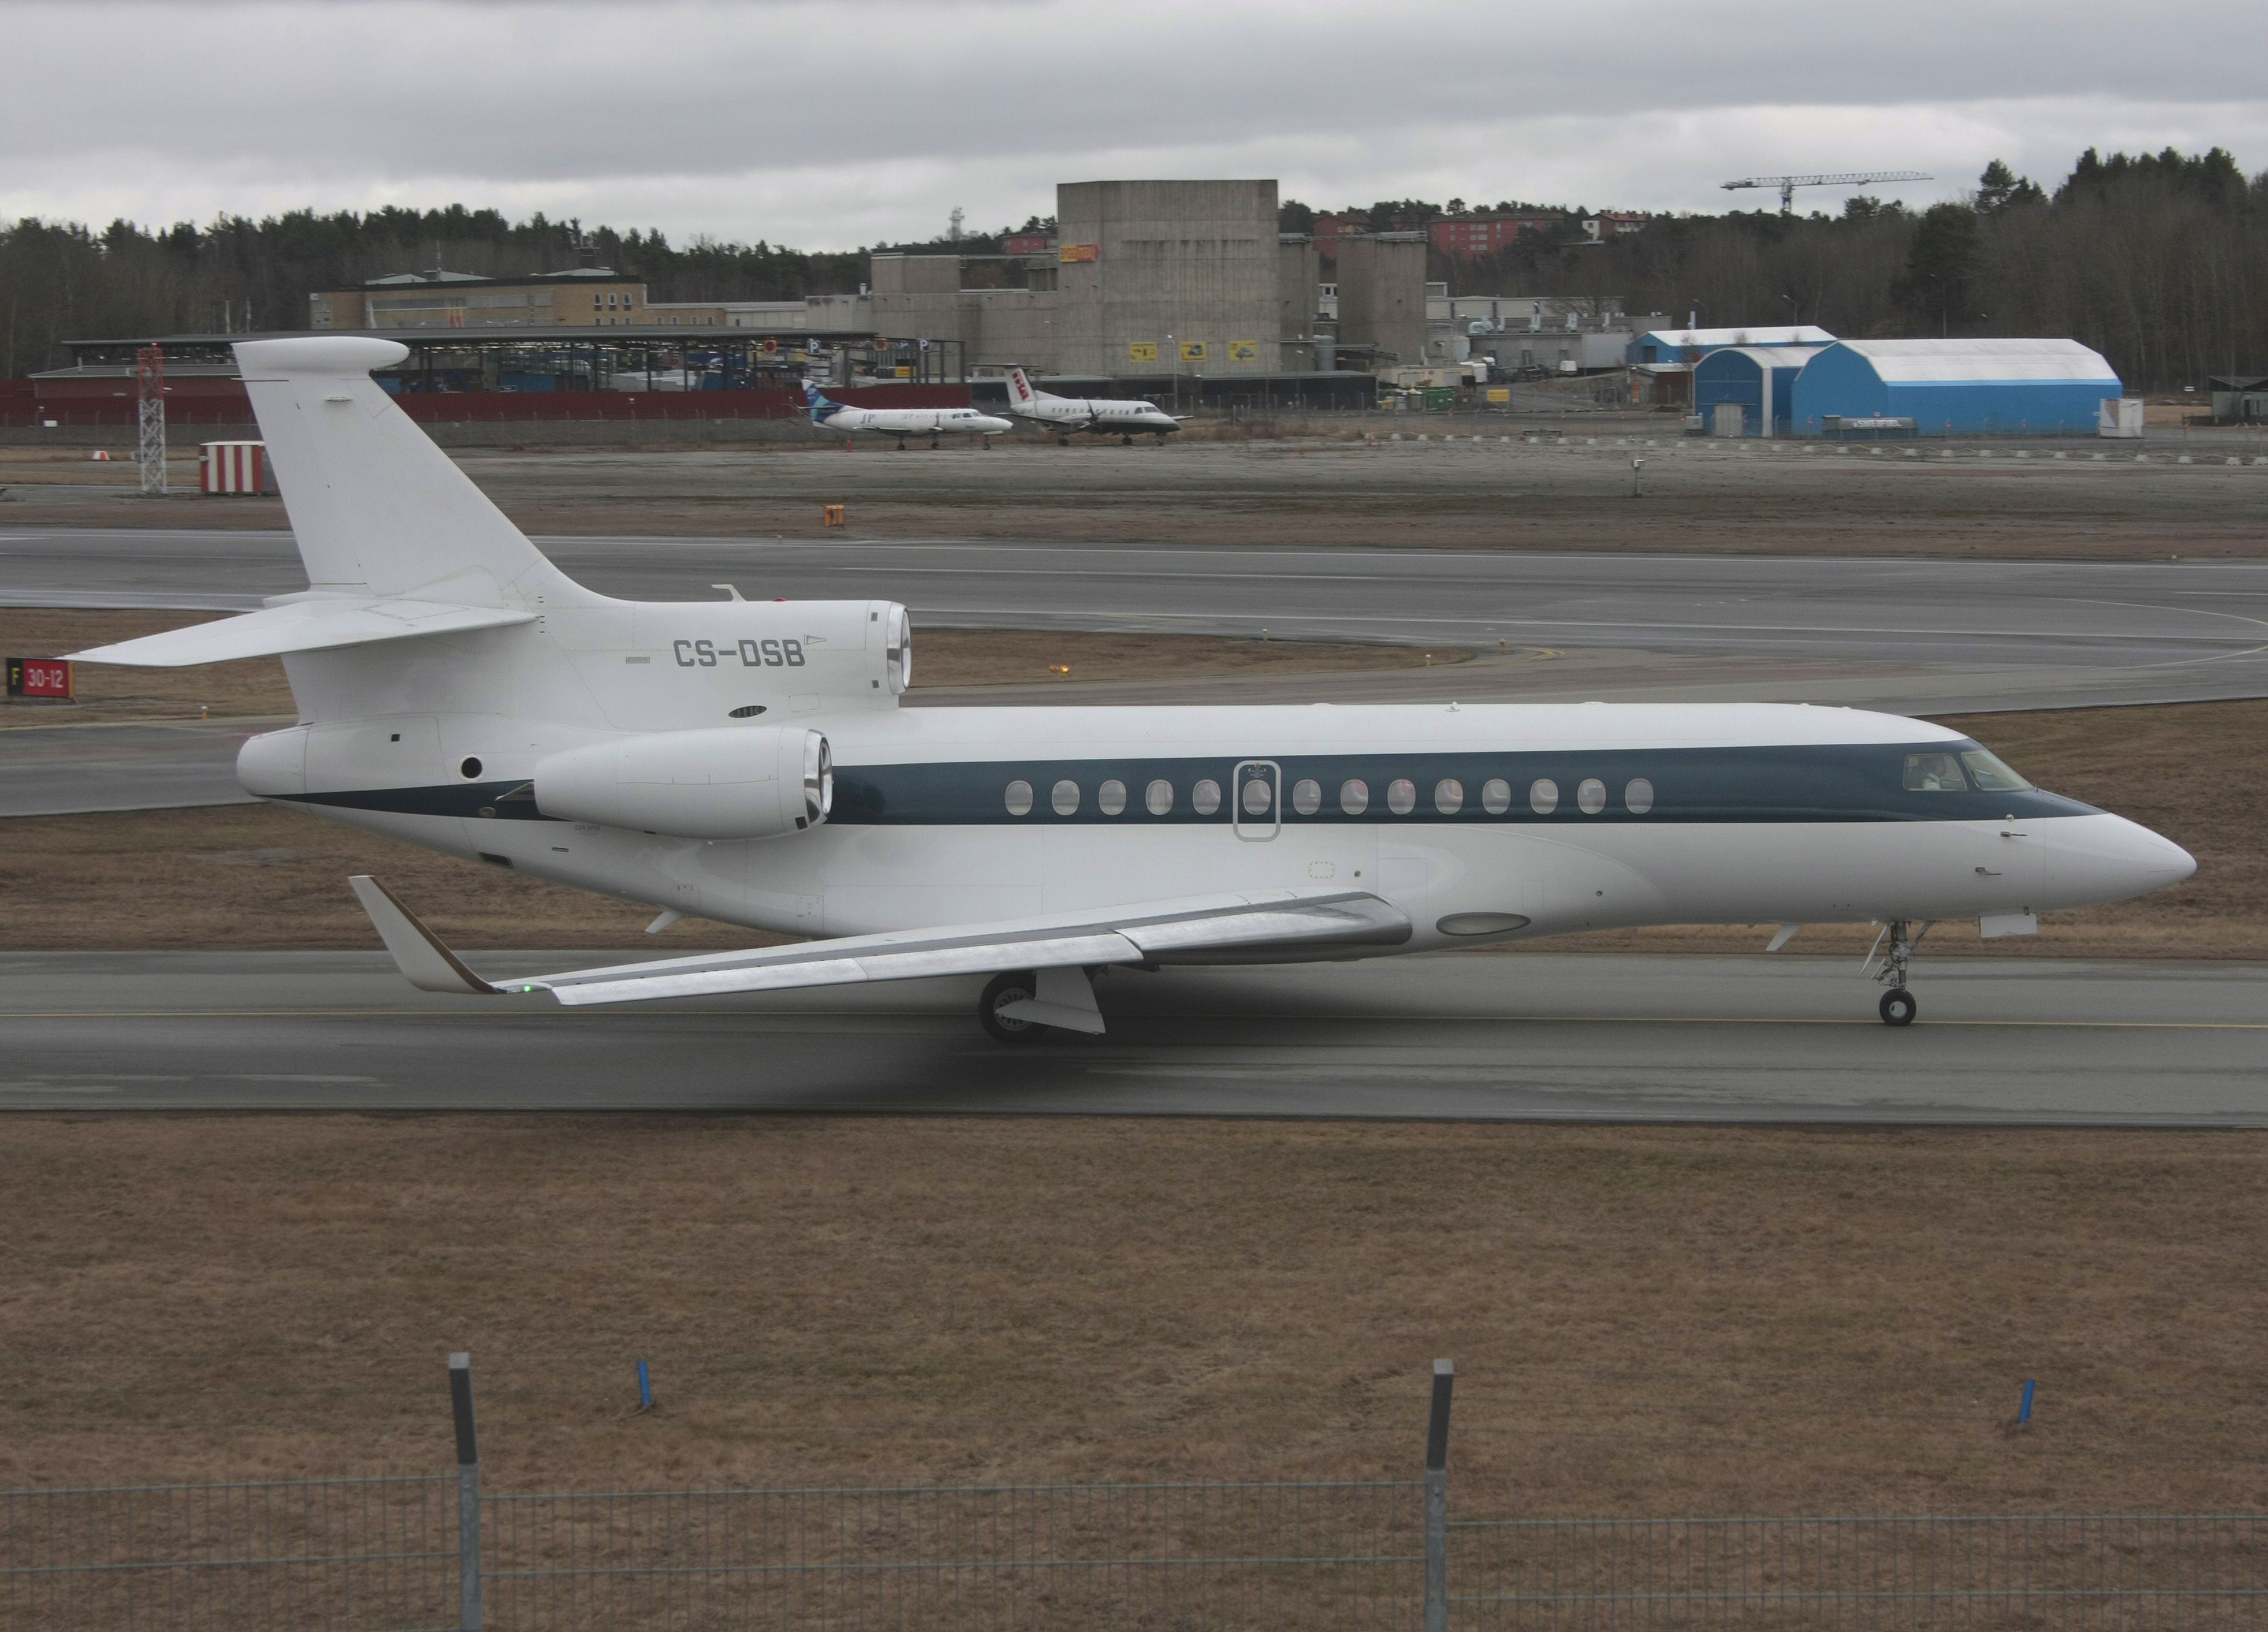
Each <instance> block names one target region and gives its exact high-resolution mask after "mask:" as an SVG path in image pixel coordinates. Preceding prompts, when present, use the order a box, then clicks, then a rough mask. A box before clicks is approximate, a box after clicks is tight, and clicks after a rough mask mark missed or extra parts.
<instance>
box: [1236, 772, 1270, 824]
mask: <svg viewBox="0 0 2268 1632" xmlns="http://www.w3.org/2000/svg"><path fill="white" fill-rule="evenodd" d="M1272 797H1273V790H1271V789H1270V787H1269V785H1268V783H1266V782H1265V781H1264V780H1263V779H1262V778H1261V777H1258V776H1255V777H1254V778H1253V779H1252V780H1251V781H1250V782H1248V783H1245V784H1244V791H1243V792H1242V793H1241V795H1239V796H1238V798H1239V800H1240V801H1241V803H1242V805H1243V806H1244V813H1245V814H1246V815H1248V816H1265V815H1266V814H1267V813H1268V805H1269V801H1270V798H1272Z"/></svg>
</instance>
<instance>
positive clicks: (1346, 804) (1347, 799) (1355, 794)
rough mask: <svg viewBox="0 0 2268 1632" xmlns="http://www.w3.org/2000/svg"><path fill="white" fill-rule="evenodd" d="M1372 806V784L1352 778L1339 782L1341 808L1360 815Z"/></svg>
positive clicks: (1350, 813)
mask: <svg viewBox="0 0 2268 1632" xmlns="http://www.w3.org/2000/svg"><path fill="white" fill-rule="evenodd" d="M1369 808H1370V784H1369V783H1366V782H1359V781H1356V780H1354V779H1352V778H1350V779H1349V780H1347V781H1345V782H1343V783H1339V809H1341V810H1343V811H1344V812H1346V813H1347V814H1348V815H1350V816H1359V815H1361V814H1362V813H1363V812H1365V811H1366V810H1368V809H1369Z"/></svg>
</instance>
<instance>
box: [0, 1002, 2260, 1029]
mask: <svg viewBox="0 0 2268 1632" xmlns="http://www.w3.org/2000/svg"><path fill="white" fill-rule="evenodd" d="M645 1012H647V1013H650V1014H651V1016H652V1018H656V1019H659V1018H663V1017H664V1015H666V1016H667V1017H668V1018H672V1019H678V1020H681V1019H685V1018H689V1017H693V1016H703V1015H706V1016H713V1017H715V1018H719V1019H747V1018H756V1019H777V1020H789V1019H802V1020H813V1019H843V1018H883V1019H945V1018H954V1016H952V1015H950V1014H949V1013H948V1012H947V1011H945V1010H942V1009H674V1010H666V1011H659V1010H658V1011H645ZM505 1013H511V1014H529V1013H542V1014H556V1016H557V1017H558V1018H562V1019H575V1020H604V1019H617V1018H620V1019H635V1018H640V1015H641V1011H636V1010H622V1009H610V1010H595V1011H594V1010H589V1009H569V1008H566V1007H564V1006H561V1007H560V1008H558V1009H556V1010H551V1009H536V1008H533V1007H531V1006H528V1005H522V1006H521V1007H519V1008H517V1009H512V1010H496V1009H487V1010H477V1009H24V1010H6V1011H0V1022H4V1021H7V1020H339V1019H349V1020H355V1019H360V1020H478V1019H488V1018H495V1017H496V1016H497V1015H499V1014H505ZM1133 1018H1162V1017H1149V1016H1142V1017H1133ZM1179 1018H1181V1019H1182V1020H1183V1021H1189V1020H1234V1021H1238V1022H1240V1023H1249V1022H1254V1021H1264V1020H1297V1019H1310V1020H1311V1019H1313V1018H1315V1017H1314V1016H1312V1015H1305V1016H1303V1015H1298V1014H1289V1013H1285V1014H1194V1015H1182V1016H1181V1017H1179ZM1330 1018H1333V1019H1335V1020H1342V1021H1350V1020H1351V1021H1360V1022H1364V1023H1367V1024H1373V1025H1384V1024H1388V1023H1390V1022H1393V1021H1396V1020H1403V1021H1424V1020H1443V1021H1450V1022H1454V1023H1458V1024H1463V1025H1491V1026H1879V1025H1881V1021H1879V1020H1869V1019H1866V1018H1862V1017H1859V1016H1852V1017H1850V1018H1830V1017H1824V1016H1823V1017H1820V1018H1802V1017H1800V1016H1780V1017H1777V1018H1774V1017H1766V1016H1742V1015H1731V1014H1338V1015H1334V1016H1332V1017H1330ZM1917 1023H1918V1024H1919V1025H1923V1026H1982V1027H1988V1028H1990V1027H1999V1028H2001V1029H2006V1030H2024V1029H2031V1030H2040V1031H2046V1030H2066V1031H2098V1032H2100V1031H2112V1032H2117V1031H2130V1032H2268V1020H1922V1021H1918V1022H1917Z"/></svg>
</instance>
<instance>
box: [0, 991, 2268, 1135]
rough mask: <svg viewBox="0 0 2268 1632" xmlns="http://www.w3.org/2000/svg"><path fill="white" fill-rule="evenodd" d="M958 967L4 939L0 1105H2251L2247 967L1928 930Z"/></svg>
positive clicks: (2152, 1116)
mask: <svg viewBox="0 0 2268 1632" xmlns="http://www.w3.org/2000/svg"><path fill="white" fill-rule="evenodd" d="M621 955H622V954H608V953H593V952H582V953H563V954H562V953H550V954H546V953H527V952H514V953H493V954H487V955H475V956H474V957H473V958H472V959H470V960H471V961H472V962H474V963H475V966H476V967H479V968H481V969H482V971H483V972H485V973H487V974H491V975H497V976H501V975H504V974H510V973H515V972H516V973H521V974H527V973H534V972H536V971H538V970H541V969H557V968H561V967H589V966H591V965H594V964H598V963H602V962H608V961H613V960H615V959H616V958H618V957H619V956H621ZM654 955H661V954H660V953H659V952H656V953H655V954H654ZM976 984H977V983H976V981H921V982H913V981H909V982H903V983H898V984H893V985H888V986H878V987H870V988H850V989H836V990H830V991H825V992H804V993H797V994H783V995H779V996H773V997H770V998H747V997H744V998H737V999H732V1000H717V1001H710V1002H699V1003H669V1004H664V1005H654V1006H644V1005H636V1006H630V1007H625V1008H618V1009H607V1010H580V1011H566V1010H562V1009H560V1008H559V1007H558V1006H557V1005H556V1003H554V1002H553V1001H552V1000H551V999H550V998H549V997H547V996H528V997H517V996H515V997H504V998H486V999H479V998H442V997H435V996H430V995H427V994H423V993H420V992H416V991H414V990H411V989H409V987H407V986H406V985H404V984H403V983H402V982H401V981H400V979H399V978H398V977H397V976H396V975H395V974H394V971H393V968H392V967H391V966H390V964H388V963H387V960H386V959H385V958H384V957H383V956H382V955H381V954H377V953H360V952H172V953H129V952H74V953H62V954H55V955H34V954H27V953H14V954H9V955H6V956H4V957H0V1106H10V1107H14V1108H18V1109H26V1110H30V1109H44V1110H58V1109H60V1110H74V1111H85V1110H95V1109H114V1110H151V1109H160V1110H222V1109H254V1110H276V1109H293V1110H309V1111H314V1110H332V1111H335V1110H391V1111H407V1110H421V1111H431V1110H522V1111H538V1110H569V1111H596V1110H664V1109H668V1110H706V1111H724V1110H735V1111H770V1112H806V1113H807V1112H873V1113H884V1112H887V1113H891V1114H905V1113H931V1114H1020V1115H1204V1116H1327V1117H1381V1118H1426V1119H1449V1120H1480V1121H1498V1120H1553V1121H1563V1120H1576V1121H1725V1122H1741V1121H1803V1122H1825V1123H1883V1124H1902V1123H1977V1124H2039V1125H2056V1124H2073V1125H2106V1126H2164V1127H2193V1128H2257V1127H2262V1126H2268V1051H2264V1049H2263V1047H2262V1045H2263V1042H2264V1040H2268V966H2260V965H2244V964H2229V963H2207V964H2181V963H2101V962H2088V963H2081V962H2060V961H2050V960H2046V959H2023V960H2021V961H2018V960H2011V959H1959V958H1948V957H1940V958H1937V959H1931V958H1929V957H1928V956H1927V953H1926V952H1925V953H1924V955H1923V956H1922V958H1921V959H1919V960H1918V974H1917V979H1916V981H1915V985H1914V990H1915V992H1916V994H1917V995H1918V997H1919V999H1920V1002H1921V1006H1922V1018H1921V1019H1920V1021H1919V1022H1918V1023H1917V1024H1916V1025H1914V1026H1910V1027H1907V1028H1904V1029H1898V1030H1894V1029H1892V1028H1890V1027H1888V1026H1882V1025H1881V1024H1880V1023H1879V1022H1877V1021H1876V1020H1875V1018H1874V998H1875V989H1874V986H1873V984H1872V983H1871V982H1869V981H1865V980H1863V979H1861V978H1860V975H1859V970H1858V969H1857V967H1855V965H1854V964H1853V963H1852V961H1851V960H1849V959H1815V958H1802V957H1796V956H1793V955H1787V954H1783V955H1782V956H1779V957H1777V958H1765V957H1739V958H1727V957H1617V958H1603V957H1585V956H1576V955H1565V954H1550V953H1522V954H1477V955H1476V954H1462V955H1450V956H1437V957H1427V958H1417V959H1385V960H1381V961H1377V962H1373V963H1366V964H1361V965H1355V966H1345V967H1339V966H1328V967H1306V968H1291V969H1253V970H1225V969H1210V970H1198V969H1190V970H1176V971H1168V972H1167V973H1166V974H1159V975H1141V974H1112V975H1111V976H1110V977H1108V979H1106V980H1105V981H1104V982H1103V984H1102V986H1101V990H1100V996H1101V1003H1102V1007H1103V1011H1104V1013H1105V1015H1106V1016H1107V1017H1108V1020H1109V1023H1110V1031H1109V1033H1108V1035H1107V1036H1104V1037H1101V1038H1096V1039H1086V1038H1078V1039H1062V1040H1055V1039H1050V1040H1046V1041H1042V1042H1038V1043H1035V1044H1031V1045H1027V1046H1024V1047H1020V1048H1003V1047H1001V1046H999V1045H996V1044H994V1043H991V1042H990V1041H989V1040H986V1039H985V1038H984V1037H983V1034H982V1033H980V1032H979V1031H978V1030H977V1027H976V1019H975V1017H974V1014H973V1006H974V996H975V993H976Z"/></svg>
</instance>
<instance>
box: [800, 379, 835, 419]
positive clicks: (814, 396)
mask: <svg viewBox="0 0 2268 1632" xmlns="http://www.w3.org/2000/svg"><path fill="white" fill-rule="evenodd" d="M803 401H804V406H805V407H806V408H809V409H810V410H811V423H813V424H814V425H823V424H825V423H827V422H828V420H829V419H831V418H833V417H834V416H835V415H836V414H839V413H841V412H842V411H843V405H842V404H841V403H840V402H837V401H836V400H835V399H834V398H832V397H830V396H828V394H827V393H825V392H823V391H821V389H820V388H819V387H818V386H814V385H813V384H812V383H811V381H810V380H808V379H806V380H805V381H804V382H803Z"/></svg>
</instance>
